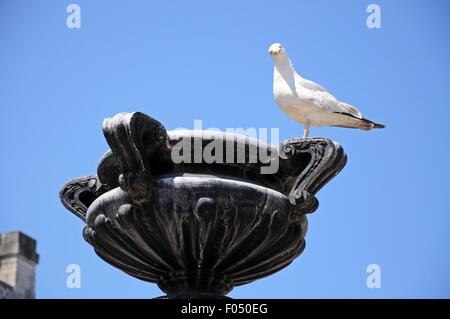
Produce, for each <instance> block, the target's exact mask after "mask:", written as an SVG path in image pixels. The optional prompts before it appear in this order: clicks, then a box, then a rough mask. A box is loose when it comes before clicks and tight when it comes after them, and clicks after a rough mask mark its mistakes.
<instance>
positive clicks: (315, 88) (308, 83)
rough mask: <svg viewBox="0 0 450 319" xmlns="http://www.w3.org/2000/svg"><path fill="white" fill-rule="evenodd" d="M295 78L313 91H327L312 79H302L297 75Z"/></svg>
mask: <svg viewBox="0 0 450 319" xmlns="http://www.w3.org/2000/svg"><path fill="white" fill-rule="evenodd" d="M297 80H299V81H300V84H301V85H302V86H303V87H305V88H307V89H310V90H313V91H321V92H328V91H327V90H326V89H325V88H324V87H322V86H320V85H319V84H317V83H316V82H314V81H310V80H307V79H303V78H302V77H300V76H298V78H297Z"/></svg>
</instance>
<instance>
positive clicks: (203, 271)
mask: <svg viewBox="0 0 450 319" xmlns="http://www.w3.org/2000/svg"><path fill="white" fill-rule="evenodd" d="M103 131H104V134H105V137H106V140H107V142H108V144H109V146H110V147H111V150H110V151H108V152H107V153H106V154H105V155H104V156H103V158H102V159H101V160H100V164H99V165H98V168H97V175H92V176H86V177H82V178H78V179H75V180H73V181H70V182H69V183H67V184H66V185H65V186H64V187H63V188H62V190H61V193H60V196H61V200H62V203H63V204H64V206H65V207H66V208H67V209H68V210H70V211H71V212H73V213H74V214H75V215H77V216H78V217H80V218H81V219H82V220H83V222H85V223H86V226H85V228H84V231H83V235H84V238H85V240H86V241H87V242H88V243H89V244H91V245H92V246H93V247H94V249H95V252H96V253H97V255H98V256H100V257H101V258H102V259H103V260H105V261H106V262H108V263H109V264H111V265H113V266H114V267H117V268H119V269H121V270H123V271H124V272H126V273H127V274H129V275H131V276H134V277H136V278H139V279H142V280H145V281H149V282H154V283H157V284H158V285H159V287H160V288H161V289H162V290H163V291H164V292H165V293H167V295H168V297H169V298H202V297H210V298H211V297H213V298H220V297H224V296H225V295H226V294H227V293H228V292H229V291H231V289H233V287H234V286H239V285H243V284H246V283H249V282H251V281H253V280H256V279H259V278H262V277H265V276H268V275H270V274H272V273H274V272H277V271H279V270H280V269H282V268H284V267H286V266H287V265H288V264H290V263H291V262H292V261H293V260H294V259H295V258H296V257H297V256H299V255H300V254H301V252H302V251H303V249H304V248H305V239H304V237H305V234H306V230H307V218H306V214H307V213H311V212H313V211H315V210H316V209H317V207H318V201H317V199H316V197H315V194H316V192H317V191H318V190H319V189H320V188H321V187H322V186H323V185H325V184H326V183H327V182H328V181H329V180H330V179H331V178H333V177H334V176H335V175H336V174H337V173H338V172H339V171H340V170H341V169H342V168H343V167H344V165H345V163H346V155H345V153H344V152H343V150H342V148H341V147H340V146H339V145H338V144H336V143H334V142H332V141H330V140H328V139H325V138H313V139H290V140H288V141H286V142H284V143H283V144H281V145H280V146H279V147H275V146H272V145H268V144H265V143H262V142H260V141H258V140H255V139H251V138H249V137H246V136H242V135H236V134H226V133H219V132H208V131H174V132H169V134H168V133H167V132H166V130H165V129H164V127H163V126H162V125H161V124H160V123H159V122H158V121H156V120H154V119H153V118H151V117H149V116H147V115H145V114H142V113H120V114H118V115H116V116H115V117H113V118H112V119H106V120H105V121H104V124H103ZM182 143H184V144H182ZM181 146H182V147H181ZM205 154H209V155H210V156H209V157H208V156H205ZM269 168H272V171H271V172H270V173H267V172H268V171H270V170H269ZM273 168H276V170H273ZM265 171H266V173H265Z"/></svg>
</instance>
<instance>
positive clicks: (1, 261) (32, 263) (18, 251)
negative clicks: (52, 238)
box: [0, 232, 39, 299]
mask: <svg viewBox="0 0 450 319" xmlns="http://www.w3.org/2000/svg"><path fill="white" fill-rule="evenodd" d="M38 262H39V255H38V254H37V253H36V241H35V240H34V239H32V238H31V237H29V236H27V235H25V234H23V233H21V232H9V233H5V234H1V235H0V284H1V285H0V298H18V299H23V298H27V299H29V298H34V295H35V291H34V287H35V267H36V264H37V263H38Z"/></svg>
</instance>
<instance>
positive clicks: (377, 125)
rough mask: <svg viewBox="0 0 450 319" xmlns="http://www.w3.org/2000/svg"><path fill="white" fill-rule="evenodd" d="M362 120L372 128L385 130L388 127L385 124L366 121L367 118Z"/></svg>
mask: <svg viewBox="0 0 450 319" xmlns="http://www.w3.org/2000/svg"><path fill="white" fill-rule="evenodd" d="M362 120H363V121H364V122H366V123H368V124H370V126H371V128H385V127H386V125H384V124H380V123H376V122H373V121H371V120H368V119H365V118H362Z"/></svg>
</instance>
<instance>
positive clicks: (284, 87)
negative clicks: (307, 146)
mask: <svg viewBox="0 0 450 319" xmlns="http://www.w3.org/2000/svg"><path fill="white" fill-rule="evenodd" d="M269 54H270V56H271V57H272V59H273V62H274V64H275V67H274V71H273V95H274V98H275V101H276V102H277V104H278V106H279V107H280V108H281V110H282V111H283V112H284V113H286V114H287V115H288V116H289V117H290V118H292V119H293V120H294V121H296V122H298V123H300V124H302V125H303V126H304V128H305V130H304V132H303V137H304V138H306V137H308V135H309V128H310V127H312V126H339V127H347V128H359V129H361V130H365V131H369V130H371V129H373V128H383V127H384V125H383V124H378V123H375V122H372V121H370V120H368V119H365V118H364V117H363V116H362V114H361V112H360V111H359V110H358V109H357V108H356V107H354V106H351V105H350V104H347V103H344V102H341V101H339V100H338V99H336V98H335V97H334V96H333V95H332V94H331V93H330V92H328V91H327V90H325V89H324V88H323V87H321V86H320V85H319V84H317V83H315V82H313V81H310V80H307V79H304V78H302V77H301V76H300V75H299V74H298V73H297V72H296V71H295V69H294V66H293V65H292V63H291V60H289V57H288V55H287V54H286V50H285V49H284V48H283V46H282V45H281V44H280V43H274V44H272V45H271V46H270V47H269Z"/></svg>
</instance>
